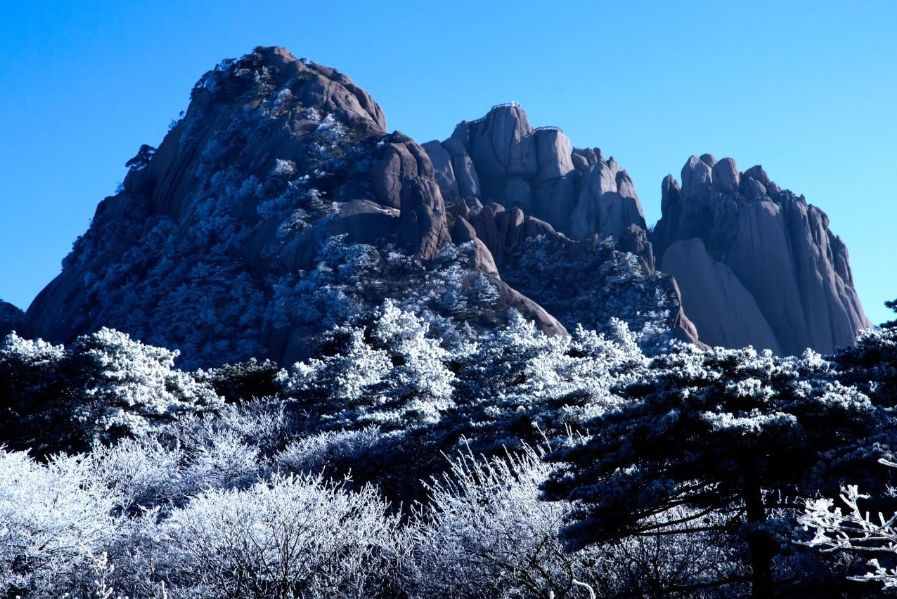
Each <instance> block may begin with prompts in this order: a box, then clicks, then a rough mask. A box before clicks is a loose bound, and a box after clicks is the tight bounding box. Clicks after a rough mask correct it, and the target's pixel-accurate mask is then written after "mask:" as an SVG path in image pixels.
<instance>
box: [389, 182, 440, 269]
mask: <svg viewBox="0 0 897 599" xmlns="http://www.w3.org/2000/svg"><path fill="white" fill-rule="evenodd" d="M401 202H402V203H401V212H400V214H399V224H398V237H399V243H400V244H401V245H402V246H403V247H404V248H405V249H406V250H408V251H409V252H412V253H414V254H415V255H416V256H417V257H419V258H421V259H423V260H429V259H430V258H432V257H434V256H435V255H436V254H437V252H438V251H439V248H440V247H442V246H443V245H444V244H446V243H449V242H450V241H451V237H450V236H449V232H448V225H447V221H446V214H445V203H444V202H443V200H442V193H441V192H440V191H439V186H438V185H437V184H436V181H434V180H433V179H432V178H425V177H413V178H410V179H405V180H404V182H403V184H402V200H401Z"/></svg>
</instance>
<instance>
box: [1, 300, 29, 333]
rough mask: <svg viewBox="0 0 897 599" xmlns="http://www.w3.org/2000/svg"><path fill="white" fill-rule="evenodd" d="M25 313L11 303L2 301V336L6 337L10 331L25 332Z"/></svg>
mask: <svg viewBox="0 0 897 599" xmlns="http://www.w3.org/2000/svg"><path fill="white" fill-rule="evenodd" d="M24 324H25V313H24V312H22V311H21V310H19V309H18V308H16V307H15V306H14V305H12V304H10V303H9V302H4V301H3V300H0V335H6V334H7V333H9V332H10V331H19V332H22V331H23V327H24Z"/></svg>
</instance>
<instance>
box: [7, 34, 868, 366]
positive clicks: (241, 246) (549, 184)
mask: <svg viewBox="0 0 897 599" xmlns="http://www.w3.org/2000/svg"><path fill="white" fill-rule="evenodd" d="M127 166H128V167H129V169H130V170H129V172H128V175H127V177H126V178H125V181H124V184H123V189H122V190H121V191H120V192H119V193H117V194H116V195H114V196H111V197H108V198H106V199H104V200H103V201H102V202H101V203H100V204H99V206H98V207H97V211H96V214H95V217H94V219H93V221H92V224H91V227H90V229H89V230H88V231H87V232H86V233H85V234H84V235H83V236H82V237H81V238H79V239H78V241H77V242H76V243H75V245H74V248H73V250H72V252H71V254H70V255H69V256H68V257H67V258H66V259H65V260H64V262H63V271H62V273H61V274H60V275H59V276H58V277H57V278H56V279H55V280H54V281H52V282H51V283H50V284H49V285H48V286H47V287H46V288H45V289H44V290H43V291H42V292H41V293H40V295H39V296H38V297H37V298H36V299H35V301H34V302H33V304H32V305H31V307H30V308H29V309H28V311H27V314H26V315H25V318H24V319H23V318H22V317H21V314H20V313H16V312H13V311H8V313H9V314H11V315H12V316H10V317H9V318H7V319H6V321H3V320H2V319H0V328H2V327H3V326H6V327H7V328H9V325H8V324H4V322H7V323H8V322H13V324H14V326H16V327H18V328H20V329H22V330H26V331H27V333H28V334H30V335H32V336H35V337H43V338H45V339H48V340H50V341H53V342H70V341H71V340H72V339H74V338H75V337H77V336H79V335H82V334H84V333H88V332H91V331H94V330H96V329H98V328H100V327H102V326H108V327H113V328H117V329H120V330H122V331H124V332H127V333H129V334H130V335H132V336H133V337H135V338H138V339H140V340H142V341H144V342H147V343H151V344H153V345H157V346H164V347H170V348H177V349H180V350H182V354H183V357H182V361H181V363H180V366H182V367H184V368H190V367H194V366H212V365H218V364H221V363H223V362H234V361H238V360H244V359H248V358H250V357H257V358H271V359H274V360H276V361H279V362H281V363H289V362H293V361H295V360H298V359H303V358H305V357H307V356H308V355H309V354H310V353H312V352H313V351H314V350H315V346H314V344H315V343H316V342H317V341H318V340H319V339H321V334H322V333H323V332H325V331H327V330H330V329H331V328H333V327H334V326H338V325H342V324H349V323H354V322H358V321H359V320H363V319H367V318H370V317H371V315H372V313H373V312H374V311H375V310H377V309H379V308H380V307H381V306H382V304H383V303H384V301H385V300H386V299H390V300H392V301H393V302H395V303H396V304H398V305H399V307H401V308H403V309H406V310H411V311H414V312H416V313H418V314H421V315H423V316H424V317H425V318H426V319H427V321H428V322H429V323H430V325H431V331H432V332H433V333H434V334H438V335H441V336H442V337H443V339H445V340H451V339H455V340H458V339H461V338H462V337H463V335H464V334H465V333H464V332H465V331H468V330H469V329H470V328H473V329H484V328H490V327H495V326H499V325H501V324H503V323H505V322H507V321H508V318H510V317H511V316H512V313H513V311H515V310H516V311H517V312H519V313H521V314H522V315H523V316H524V317H525V318H528V319H530V320H533V321H535V323H536V324H537V326H538V327H539V328H540V329H542V330H543V331H545V332H547V333H550V334H558V335H562V334H565V333H566V332H567V330H568V329H569V328H570V327H573V326H576V325H577V324H583V325H585V326H587V327H590V328H594V329H597V330H606V329H609V328H612V327H614V326H616V325H614V323H613V321H612V319H614V318H620V319H622V320H624V321H625V322H627V323H628V325H629V326H630V328H631V330H632V331H633V334H634V336H635V338H636V339H637V340H638V341H639V343H641V344H642V345H643V347H645V348H646V349H648V350H649V351H650V350H651V348H652V347H657V348H662V347H664V346H665V344H668V343H669V342H670V340H672V339H673V338H678V339H683V340H687V341H691V342H698V341H699V333H700V334H701V335H702V336H703V339H704V340H706V341H707V342H709V343H714V344H723V345H729V346H734V345H742V344H745V343H752V344H754V345H757V346H761V347H769V348H771V349H773V350H775V351H780V352H799V351H801V350H802V349H803V348H804V347H807V346H811V347H814V348H816V349H817V350H820V351H829V350H831V349H834V348H835V347H837V346H841V345H847V344H849V343H851V342H852V341H853V338H854V335H855V333H856V331H857V330H858V329H859V328H862V327H864V326H867V325H868V321H867V320H866V318H865V316H864V315H863V311H862V307H861V306H860V303H859V300H858V299H857V297H856V293H855V291H854V289H853V282H852V277H851V274H850V267H849V265H848V261H847V252H846V249H845V248H844V246H843V244H842V243H841V242H840V240H839V239H838V238H837V237H835V236H834V235H832V234H831V233H830V231H829V230H828V219H827V218H826V216H825V215H824V214H823V213H822V212H821V211H819V210H818V209H817V208H815V207H812V206H809V205H808V204H807V203H806V202H805V201H804V200H803V198H799V197H796V196H794V194H792V193H791V192H788V191H783V190H781V189H780V188H778V187H777V186H776V185H775V184H774V183H773V182H771V181H770V180H769V178H768V177H767V176H766V174H765V173H764V172H763V170H762V169H760V168H759V167H754V168H752V169H749V170H748V171H745V172H743V173H742V172H739V171H738V169H737V167H736V165H735V163H734V161H732V160H731V159H724V160H720V161H716V160H715V159H714V158H713V157H712V156H710V155H703V156H700V157H692V158H691V159H689V161H688V164H687V165H686V167H685V168H684V169H683V172H682V181H683V185H682V187H681V188H680V187H679V184H678V183H677V182H676V181H674V180H673V179H672V178H671V177H669V178H667V179H666V180H665V181H664V187H663V218H662V219H661V221H660V222H659V223H658V225H657V227H656V229H655V230H654V231H653V233H652V234H650V235H649V234H648V230H647V227H646V224H645V220H644V217H643V214H642V209H641V206H640V204H639V199H638V195H637V194H636V191H635V186H634V184H633V182H632V180H631V179H630V177H629V176H628V175H627V173H626V171H625V170H623V169H622V168H621V167H620V166H619V164H617V162H616V161H615V160H614V159H613V158H605V157H604V156H603V154H602V152H601V151H600V150H598V149H597V148H591V149H590V148H585V149H578V148H574V147H573V145H572V144H571V142H570V140H569V139H568V138H567V136H566V135H565V134H564V133H563V132H562V131H561V130H559V129H557V128H550V127H542V128H533V127H532V126H531V125H530V124H529V122H528V119H527V117H526V113H525V112H524V111H523V109H522V108H521V107H520V106H517V105H516V104H507V105H501V106H496V107H494V108H493V109H492V110H490V111H489V113H488V114H487V115H486V116H485V117H483V118H481V119H477V120H474V121H465V122H462V123H461V124H459V125H458V126H457V127H456V128H455V130H454V132H453V133H452V135H451V136H450V137H449V138H447V139H445V140H444V141H442V142H438V141H433V142H429V143H427V144H424V145H423V146H421V145H419V144H417V143H416V142H415V141H414V140H412V139H410V138H409V137H407V136H405V135H403V134H401V133H399V132H392V133H388V132H387V131H386V120H385V117H384V114H383V111H382V110H381V109H380V107H379V106H378V105H377V103H376V102H374V100H373V99H372V98H371V97H370V96H369V95H368V94H367V93H365V92H364V91H363V90H362V89H361V88H359V87H358V86H357V85H355V84H354V83H353V82H352V81H351V80H350V79H349V78H348V77H346V76H345V75H343V74H342V73H340V72H339V71H336V70H335V69H331V68H328V67H325V66H321V65H317V64H314V63H311V62H308V61H305V60H299V59H297V58H295V57H294V56H293V55H292V54H290V53H289V52H288V51H286V50H284V49H281V48H258V49H256V50H255V51H253V52H252V53H250V54H248V55H246V56H244V57H242V58H240V59H239V60H229V61H225V62H222V63H221V64H220V65H218V66H217V67H216V68H215V69H213V70H212V71H210V72H208V73H206V74H205V75H204V76H203V77H202V78H201V79H200V80H199V82H198V83H197V85H196V86H195V88H194V89H193V92H192V95H191V102H190V106H189V107H188V109H187V111H186V114H185V115H184V117H183V118H182V119H181V120H180V121H179V122H178V123H177V124H176V125H175V126H174V127H173V128H172V129H171V130H170V131H169V133H168V134H167V135H166V137H165V139H164V140H163V141H162V143H161V145H159V147H158V148H153V147H151V146H142V147H141V148H140V149H139V151H138V152H137V154H136V155H135V156H134V157H133V158H132V159H131V160H130V161H128V163H127ZM655 256H656V257H657V258H658V259H660V260H661V264H662V266H663V270H665V271H668V272H669V273H671V274H672V275H675V279H674V278H673V277H672V276H670V275H669V274H664V273H663V272H660V271H658V270H657V269H656V268H655ZM683 304H684V309H683ZM687 314H689V315H692V316H693V318H694V321H692V320H690V319H689V316H688V315H687ZM696 325H697V326H696Z"/></svg>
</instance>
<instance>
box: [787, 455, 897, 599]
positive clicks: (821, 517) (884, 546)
mask: <svg viewBox="0 0 897 599" xmlns="http://www.w3.org/2000/svg"><path fill="white" fill-rule="evenodd" d="M883 463H884V464H885V465H887V466H890V467H897V464H895V463H893V462H889V461H885V460H883ZM839 499H840V504H838V503H836V502H835V501H834V500H833V499H830V498H827V497H823V498H817V499H811V500H808V501H807V504H806V509H805V510H804V513H803V514H802V515H801V516H800V518H799V519H798V522H799V523H800V524H801V525H802V526H803V528H804V530H808V531H812V532H813V533H814V534H813V538H812V539H810V540H809V541H808V542H807V544H808V545H809V546H810V547H815V548H817V549H819V550H820V551H823V552H827V553H834V552H843V553H847V554H851V555H854V556H857V557H865V558H868V562H867V566H868V570H867V571H866V573H865V574H863V575H860V576H852V577H850V578H851V579H852V580H856V581H860V582H876V583H879V584H881V586H882V587H883V588H884V589H885V590H887V591H895V590H897V567H895V566H894V563H895V557H897V513H894V514H891V515H890V516H886V515H885V514H884V513H882V512H878V513H870V510H869V509H867V508H862V507H860V503H861V502H864V501H868V500H869V499H871V496H870V495H868V494H865V493H861V492H860V489H859V487H858V486H857V485H845V486H843V487H842V488H841V494H840V497H839ZM880 560H886V564H885V565H883V564H882V563H881V561H880Z"/></svg>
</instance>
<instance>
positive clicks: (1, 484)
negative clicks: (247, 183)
mask: <svg viewBox="0 0 897 599" xmlns="http://www.w3.org/2000/svg"><path fill="white" fill-rule="evenodd" d="M90 466H91V464H90V462H89V460H88V459H86V458H85V457H84V456H74V457H65V456H57V457H54V458H52V459H51V460H50V461H49V462H48V463H47V464H46V466H43V465H40V464H37V463H36V462H34V461H33V460H32V459H31V458H29V457H28V456H27V455H26V454H25V453H21V452H13V453H10V452H6V451H3V450H0V594H3V595H4V596H9V597H14V596H16V595H23V596H29V597H31V596H35V597H57V596H59V594H58V593H57V591H58V589H60V588H66V587H75V586H77V585H78V584H79V581H80V580H81V577H82V575H83V572H84V571H85V570H86V569H87V566H88V565H89V556H90V555H91V554H97V553H99V552H100V551H101V550H102V548H103V547H104V546H105V545H106V544H107V543H109V542H110V541H111V540H112V538H114V536H115V533H116V527H117V525H118V518H116V517H115V516H113V515H112V511H113V508H114V507H115V505H116V503H117V501H116V498H115V496H114V494H113V493H110V492H109V490H108V489H107V488H106V487H105V486H104V485H102V484H100V483H99V482H98V481H97V480H96V479H95V477H93V476H92V472H91V467H90Z"/></svg>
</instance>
